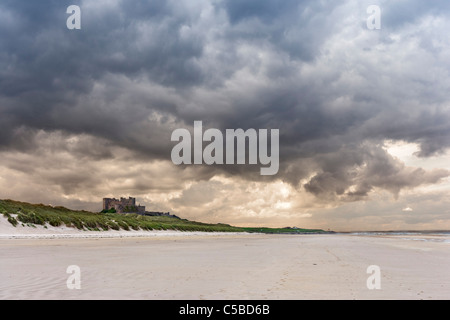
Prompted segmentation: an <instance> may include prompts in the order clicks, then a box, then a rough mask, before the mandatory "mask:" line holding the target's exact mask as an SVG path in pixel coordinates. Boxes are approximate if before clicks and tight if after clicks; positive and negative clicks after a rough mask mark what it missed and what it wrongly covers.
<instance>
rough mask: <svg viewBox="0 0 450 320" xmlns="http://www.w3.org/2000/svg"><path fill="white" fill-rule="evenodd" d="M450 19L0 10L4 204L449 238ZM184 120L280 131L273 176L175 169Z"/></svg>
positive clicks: (429, 15) (168, 2)
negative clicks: (113, 205) (107, 204)
mask: <svg viewBox="0 0 450 320" xmlns="http://www.w3.org/2000/svg"><path fill="white" fill-rule="evenodd" d="M70 5H76V6H78V7H79V8H80V19H79V21H78V22H79V24H80V29H70V28H68V26H67V25H68V20H70V19H71V18H74V16H73V15H72V12H69V13H67V11H66V10H67V8H68V7H69V6H70ZM371 5H375V6H377V7H378V8H379V9H380V11H379V12H380V15H379V16H375V17H374V16H373V12H372V11H370V10H369V11H368V8H369V7H370V6H371ZM378 18H379V20H378ZM449 18H450V2H449V1H448V0H436V1H422V0H409V1H406V0H396V1H381V0H379V1H376V0H362V1H357V0H342V1H334V0H333V1H332V0H329V1H327V0H322V1H317V0H284V1H279V0H266V1H260V0H258V1H257V0H176V1H175V0H164V1H163V0H150V1H132V0H127V1H125V0H122V1H121V0H97V1H94V0H85V1H80V0H78V1H77V0H69V1H67V0H41V1H17V0H3V1H2V2H1V3H0V115H1V116H0V199H15V200H19V201H26V202H32V203H44V204H52V205H63V206H66V207H69V208H73V209H86V210H92V211H100V210H101V209H102V207H101V206H102V198H104V197H116V198H118V197H128V196H132V197H136V199H137V202H138V203H140V204H141V205H145V206H146V207H147V210H149V211H170V212H171V213H173V214H176V215H178V216H180V217H182V218H186V219H191V220H196V221H203V222H211V223H217V222H221V223H228V224H232V225H239V226H271V227H287V226H291V227H292V226H297V227H305V228H322V229H326V230H328V229H330V230H335V231H351V230H419V229H427V230H433V229H434V230H435V229H440V230H442V229H450V197H449V195H450V150H449V149H450V90H449V88H450V74H449V70H450V59H449V58H448V57H450V37H449V36H448V30H450V19H449ZM374 19H375V20H374ZM70 21H73V20H70ZM374 21H377V22H379V24H378V25H377V27H376V28H373V27H372V28H370V27H369V25H372V26H373V24H370V23H373V22H374ZM369 22H370V23H369ZM194 121H202V124H203V127H204V128H205V129H207V128H215V129H218V130H220V131H222V132H225V130H226V129H238V128H242V129H243V130H247V129H256V130H258V129H278V130H279V170H278V172H277V174H275V175H270V176H262V175H261V174H260V167H261V166H260V165H256V166H255V165H250V164H244V165H242V164H241V165H238V164H228V165H206V164H202V165H175V164H174V163H173V162H172V159H171V151H172V149H173V148H174V146H175V145H176V143H175V142H173V141H171V134H172V132H173V131H174V130H176V129H179V128H185V129H188V130H189V131H190V132H192V130H193V128H194Z"/></svg>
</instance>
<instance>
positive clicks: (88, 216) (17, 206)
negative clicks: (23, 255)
mask: <svg viewBox="0 0 450 320" xmlns="http://www.w3.org/2000/svg"><path fill="white" fill-rule="evenodd" d="M0 213H2V214H3V215H4V216H5V218H7V219H8V221H9V222H10V223H11V224H12V225H14V226H17V225H23V226H30V227H32V226H36V225H42V226H44V227H45V226H47V225H51V226H54V227H59V226H67V227H73V228H77V229H79V230H91V231H102V230H103V231H106V230H179V231H203V232H258V233H290V234H292V233H321V232H324V231H323V230H311V229H291V228H241V227H233V226H230V225H227V224H221V223H218V224H208V223H201V222H195V221H189V220H186V219H178V218H173V217H167V216H142V215H138V214H118V213H96V212H89V211H84V210H71V209H67V208H65V207H53V206H48V205H44V204H30V203H26V202H19V201H14V200H0Z"/></svg>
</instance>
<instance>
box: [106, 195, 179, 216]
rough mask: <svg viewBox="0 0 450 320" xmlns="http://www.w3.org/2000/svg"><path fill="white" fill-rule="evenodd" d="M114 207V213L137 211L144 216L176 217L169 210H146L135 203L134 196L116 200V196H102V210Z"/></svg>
mask: <svg viewBox="0 0 450 320" xmlns="http://www.w3.org/2000/svg"><path fill="white" fill-rule="evenodd" d="M111 209H114V210H115V211H116V213H137V214H140V215H144V216H168V217H172V218H178V219H179V217H177V216H175V215H171V214H170V212H155V211H146V210H145V206H141V205H140V204H139V205H136V198H132V197H129V198H128V199H127V198H122V197H121V198H120V200H117V199H116V198H103V211H102V212H105V211H108V210H111Z"/></svg>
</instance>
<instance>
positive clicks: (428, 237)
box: [347, 230, 450, 244]
mask: <svg viewBox="0 0 450 320" xmlns="http://www.w3.org/2000/svg"><path fill="white" fill-rule="evenodd" d="M347 234H351V235H359V236H377V237H380V236H382V237H388V238H397V239H402V240H411V241H425V242H443V243H448V244H450V231H448V230H444V231H440V230H439V231H428V230H427V231H361V232H349V233H347Z"/></svg>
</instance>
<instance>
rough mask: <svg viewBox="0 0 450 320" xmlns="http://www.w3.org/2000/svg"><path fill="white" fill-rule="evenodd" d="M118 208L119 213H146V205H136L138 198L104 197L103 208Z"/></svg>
mask: <svg viewBox="0 0 450 320" xmlns="http://www.w3.org/2000/svg"><path fill="white" fill-rule="evenodd" d="M111 209H114V210H116V212H117V213H131V212H132V213H145V207H144V206H141V205H136V198H132V197H129V198H128V199H127V198H120V200H117V199H116V198H103V210H111Z"/></svg>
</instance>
